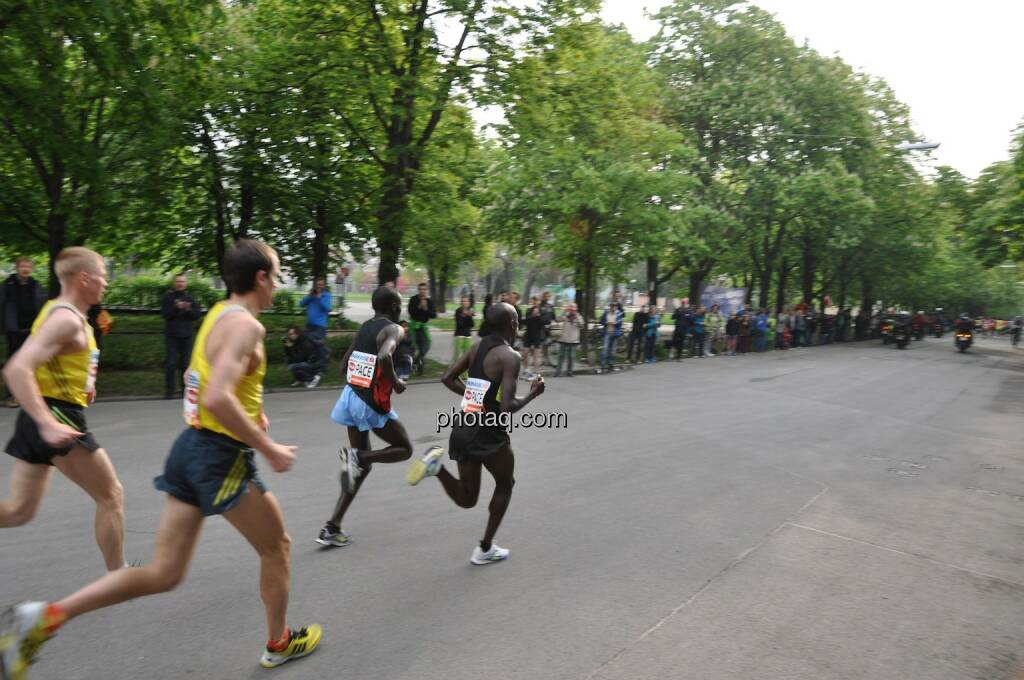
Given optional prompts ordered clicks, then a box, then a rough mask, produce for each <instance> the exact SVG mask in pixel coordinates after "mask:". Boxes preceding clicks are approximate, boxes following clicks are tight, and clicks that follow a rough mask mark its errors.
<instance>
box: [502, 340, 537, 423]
mask: <svg viewBox="0 0 1024 680" xmlns="http://www.w3.org/2000/svg"><path fill="white" fill-rule="evenodd" d="M521 363H522V358H521V357H520V356H519V353H518V352H515V351H512V352H509V353H508V355H507V356H505V357H503V358H502V364H501V368H502V370H501V410H502V411H503V412H508V413H515V412H516V411H518V410H519V409H521V408H523V407H524V406H526V405H527V404H529V403H530V402H531V401H533V400H534V399H536V398H537V397H539V396H540V395H541V394H542V393H543V392H544V379H543V378H537V379H536V380H534V381H533V382H531V383H530V393H529V394H527V395H526V396H525V397H523V398H521V399H520V398H517V397H516V385H517V384H518V381H519V366H520V364H521Z"/></svg>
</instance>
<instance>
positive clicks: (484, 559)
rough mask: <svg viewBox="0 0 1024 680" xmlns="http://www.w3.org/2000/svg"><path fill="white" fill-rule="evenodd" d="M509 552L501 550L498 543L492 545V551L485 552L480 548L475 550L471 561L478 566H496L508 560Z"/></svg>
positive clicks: (477, 547)
mask: <svg viewBox="0 0 1024 680" xmlns="http://www.w3.org/2000/svg"><path fill="white" fill-rule="evenodd" d="M508 553H509V551H508V550H507V549H505V548H501V547H499V546H498V544H497V543H491V549H490V550H488V551H486V552H484V551H483V550H481V548H480V546H476V547H475V548H473V554H472V556H470V558H469V561H470V562H472V563H473V564H477V565H485V564H494V563H495V562H502V561H504V560H507V559H508Z"/></svg>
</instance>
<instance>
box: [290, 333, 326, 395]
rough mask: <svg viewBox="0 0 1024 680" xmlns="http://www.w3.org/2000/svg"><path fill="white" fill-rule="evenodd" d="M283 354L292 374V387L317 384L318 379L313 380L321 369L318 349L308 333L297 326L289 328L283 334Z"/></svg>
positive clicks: (314, 385)
mask: <svg viewBox="0 0 1024 680" xmlns="http://www.w3.org/2000/svg"><path fill="white" fill-rule="evenodd" d="M284 356H285V363H286V364H287V365H288V370H289V372H291V374H292V378H293V382H292V385H291V386H292V387H298V386H300V385H305V386H306V387H316V386H317V385H318V384H319V381H316V382H314V380H315V379H316V377H317V376H318V375H319V374H320V372H321V370H322V369H321V368H320V355H319V351H318V349H317V346H316V344H315V343H314V342H313V340H312V339H311V338H310V337H309V335H308V334H306V333H303V332H302V329H301V328H299V327H298V326H292V327H291V328H289V329H288V332H287V333H286V334H285V336H284Z"/></svg>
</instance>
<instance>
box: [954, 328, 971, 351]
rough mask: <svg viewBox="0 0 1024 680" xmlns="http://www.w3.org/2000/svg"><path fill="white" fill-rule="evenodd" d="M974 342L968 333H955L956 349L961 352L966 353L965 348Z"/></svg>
mask: <svg viewBox="0 0 1024 680" xmlns="http://www.w3.org/2000/svg"><path fill="white" fill-rule="evenodd" d="M973 341H974V334H973V333H970V332H968V331H957V332H956V348H957V349H958V350H960V351H961V352H966V351H967V348H968V347H970V346H971V343H972V342H973Z"/></svg>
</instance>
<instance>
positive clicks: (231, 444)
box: [153, 428, 267, 517]
mask: <svg viewBox="0 0 1024 680" xmlns="http://www.w3.org/2000/svg"><path fill="white" fill-rule="evenodd" d="M254 458H255V455H254V452H253V450H252V449H251V448H249V447H248V446H246V445H245V444H243V443H242V442H240V441H237V440H235V439H232V438H231V437H228V436H226V435H223V434H220V433H217V432H211V431H209V430H197V429H194V428H189V429H187V430H185V431H184V432H182V433H181V434H180V435H178V438H177V439H176V440H175V442H174V446H173V447H171V453H170V455H169V456H167V461H166V462H165V463H164V473H163V474H162V475H160V476H159V477H156V478H155V479H154V480H153V486H155V487H156V488H157V489H158V490H160V491H163V492H165V493H168V494H170V495H172V496H174V497H175V498H177V499H178V500H179V501H182V502H183V503H188V504H189V505H194V506H196V507H198V508H199V509H200V510H201V511H202V513H203V515H204V516H205V517H209V516H210V515H220V514H223V513H225V512H227V511H228V510H231V509H232V508H234V507H235V506H236V505H238V503H239V502H240V501H241V500H242V494H244V493H245V492H246V491H248V489H249V482H250V481H252V482H253V483H254V484H255V485H256V488H257V489H259V490H260V491H266V490H267V487H266V486H264V485H263V481H262V480H261V479H260V475H259V472H258V471H257V470H256V461H255V460H254Z"/></svg>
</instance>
